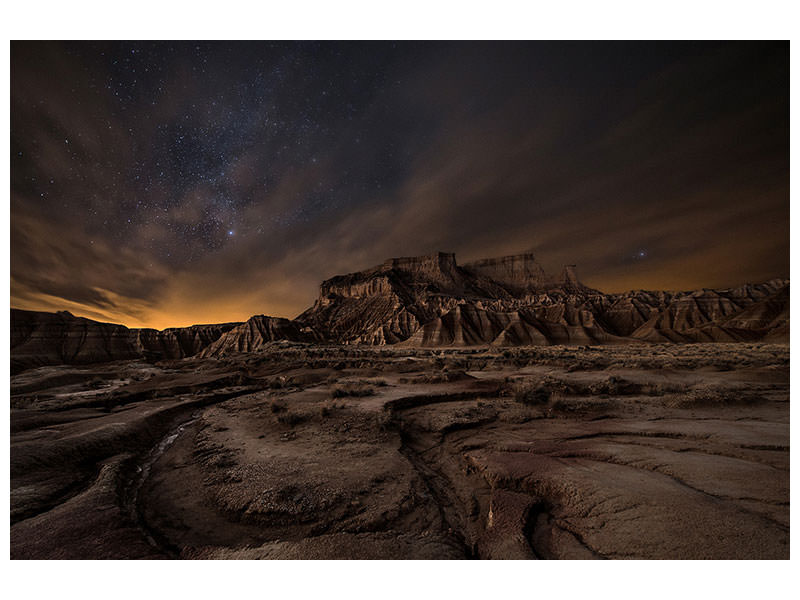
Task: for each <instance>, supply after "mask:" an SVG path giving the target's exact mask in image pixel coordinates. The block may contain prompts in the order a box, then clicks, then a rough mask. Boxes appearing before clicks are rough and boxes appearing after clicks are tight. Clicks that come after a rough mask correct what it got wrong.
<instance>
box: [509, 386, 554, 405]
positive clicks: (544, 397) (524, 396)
mask: <svg viewBox="0 0 800 600" xmlns="http://www.w3.org/2000/svg"><path fill="white" fill-rule="evenodd" d="M511 393H512V396H513V397H514V400H515V401H517V402H520V403H522V404H528V405H534V406H535V405H542V404H547V402H548V401H549V400H550V395H551V393H552V392H551V390H549V389H548V388H547V387H546V386H545V385H542V383H541V382H533V381H518V382H516V383H514V384H513V385H512V388H511Z"/></svg>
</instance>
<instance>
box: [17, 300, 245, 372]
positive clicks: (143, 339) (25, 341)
mask: <svg viewBox="0 0 800 600" xmlns="http://www.w3.org/2000/svg"><path fill="white" fill-rule="evenodd" d="M236 325H238V323H222V324H216V325H193V326H191V327H176V328H170V329H164V330H163V331H158V330H156V329H129V328H127V327H125V326H124V325H115V324H112V323H101V322H99V321H93V320H91V319H86V318H84V317H76V316H74V315H72V314H71V313H69V312H67V311H62V312H58V313H48V312H37V311H30V310H19V309H13V308H12V309H11V372H12V374H14V373H18V372H20V371H22V370H24V369H28V368H31V367H39V366H44V365H56V364H90V363H98V362H108V361H113V360H132V359H136V358H146V359H151V360H159V359H176V358H185V357H187V356H193V355H195V354H197V353H198V352H200V351H201V350H202V349H203V348H205V347H206V346H207V345H208V344H210V343H211V342H213V341H214V340H216V339H217V338H218V337H220V336H221V335H222V334H223V333H225V332H226V331H229V330H230V329H232V328H233V327H235V326H236Z"/></svg>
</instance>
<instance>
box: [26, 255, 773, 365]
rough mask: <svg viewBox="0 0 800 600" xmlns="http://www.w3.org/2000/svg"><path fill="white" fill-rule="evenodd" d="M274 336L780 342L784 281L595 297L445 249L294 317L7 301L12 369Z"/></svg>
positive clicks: (564, 282) (161, 355) (342, 288)
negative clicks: (146, 317) (124, 314)
mask: <svg viewBox="0 0 800 600" xmlns="http://www.w3.org/2000/svg"><path fill="white" fill-rule="evenodd" d="M280 340H288V341H293V342H305V343H333V344H369V345H384V344H398V343H402V344H403V345H410V346H423V347H431V346H432V347H439V346H454V347H458V346H472V345H489V344H491V345H498V346H515V345H550V344H625V343H692V342H753V341H761V340H763V341H769V342H780V343H784V342H788V340H789V281H788V280H785V279H773V280H771V281H768V282H765V283H761V284H745V285H742V286H739V287H736V288H729V289H724V290H711V289H702V290H698V291H691V292H663V291H642V290H635V291H630V292H625V293H621V294H604V293H603V292H600V291H598V290H595V289H592V288H589V287H587V286H585V285H583V284H582V283H581V282H580V280H579V279H578V276H577V271H576V267H575V265H566V266H565V267H564V268H563V269H562V271H561V272H560V274H559V275H557V276H553V275H551V274H548V273H546V272H545V270H544V269H543V268H542V267H541V265H540V264H539V263H538V262H537V260H536V258H535V256H534V255H533V254H530V253H525V254H517V255H511V256H502V257H497V258H488V259H483V260H478V261H473V262H470V263H466V264H464V265H459V264H458V263H457V262H456V257H455V255H454V254H452V253H446V252H438V253H436V254H432V255H427V256H414V257H401V258H390V259H387V260H385V261H384V262H383V263H381V264H380V265H377V266H375V267H372V268H369V269H366V270H364V271H358V272H354V273H349V274H346V275H337V276H335V277H331V278H330V279H327V280H325V281H323V282H322V284H321V285H320V292H319V296H318V298H317V300H316V302H315V303H314V305H313V306H312V307H311V308H309V309H308V310H306V311H305V312H304V313H302V314H301V315H300V316H298V317H297V318H296V319H294V320H288V319H282V318H276V317H268V316H264V315H258V316H254V317H251V318H250V319H248V321H246V322H245V323H222V324H217V325H195V326H192V327H178V328H172V329H165V330H163V331H156V330H154V329H128V328H127V327H124V326H122V325H114V324H109V323H99V322H97V321H92V320H90V319H85V318H81V317H75V316H73V315H72V314H70V313H68V312H66V311H62V312H59V313H45V312H34V311H25V310H18V309H11V363H12V373H14V372H19V371H20V370H23V369H25V368H30V367H34V366H40V365H48V364H62V363H67V364H81V363H92V362H102V361H110V360H125V359H134V358H147V359H177V358H185V357H188V356H195V355H199V356H203V357H219V356H225V355H228V354H233V353H237V352H252V351H256V350H258V349H259V348H260V347H261V346H263V345H265V344H269V343H273V342H276V341H280Z"/></svg>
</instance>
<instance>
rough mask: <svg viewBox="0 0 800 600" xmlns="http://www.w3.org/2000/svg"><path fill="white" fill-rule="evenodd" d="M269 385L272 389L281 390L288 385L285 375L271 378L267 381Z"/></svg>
mask: <svg viewBox="0 0 800 600" xmlns="http://www.w3.org/2000/svg"><path fill="white" fill-rule="evenodd" d="M267 387H268V388H269V389H271V390H280V389H283V388H284V387H286V378H284V377H276V378H275V379H270V380H269V382H267Z"/></svg>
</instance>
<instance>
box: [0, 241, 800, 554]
mask: <svg viewBox="0 0 800 600" xmlns="http://www.w3.org/2000/svg"><path fill="white" fill-rule="evenodd" d="M788 294H789V291H788V281H785V280H773V281H770V282H767V283H762V284H757V285H744V286H741V287H738V288H731V289H726V290H698V291H693V292H647V291H635V292H628V293H626V294H603V293H602V292H599V291H597V290H592V289H591V288H587V287H586V286H584V285H583V284H581V283H580V282H579V280H578V278H577V276H576V274H575V270H574V268H572V267H566V268H565V269H564V270H563V272H562V273H560V274H559V275H557V276H550V275H547V274H545V272H544V270H543V269H541V267H539V266H538V264H537V263H536V261H535V260H534V259H533V257H532V256H531V255H520V256H515V257H504V258H501V259H488V260H484V261H477V262H475V263H470V264H467V265H464V266H460V265H458V264H457V263H456V261H455V257H454V256H453V255H449V254H438V255H434V256H430V257H415V258H404V259H389V260H387V261H386V262H384V263H383V264H382V265H379V266H377V267H374V268H372V269H368V270H366V271H361V272H358V273H352V274H349V275H343V276H338V277H334V278H332V279H329V280H327V281H325V282H323V284H322V285H321V288H320V295H319V298H318V299H317V301H316V302H315V304H314V306H312V307H311V308H309V310H307V311H305V312H304V313H303V314H301V315H300V316H299V317H297V318H296V319H294V320H287V319H279V318H274V317H266V316H255V317H253V318H251V319H249V320H248V321H246V322H244V323H227V324H219V325H198V326H194V327H186V328H175V329H167V330H163V331H156V330H152V329H128V328H126V327H123V326H121V325H112V324H107V323H99V322H95V321H91V320H88V319H83V318H79V317H74V316H72V315H70V314H69V313H37V312H31V311H19V310H12V315H11V317H12V321H11V362H12V364H11V366H12V377H11V398H10V402H11V409H10V410H11V461H10V462H11V464H10V468H11V557H12V558H18V559H29V558H38V559H42V558H44V559H47V558H70V559H72V558H226V559H228V558H230V559H235V558H265V559H267V558H278V559H281V558H300V559H314V558H329V559H338V558H410V559H434V558H436V559H460V558H485V559H535V558H539V559H558V558H561V559H602V558H686V559H690V558H745V559H767V558H788V557H789V347H788V331H789V316H788V297H789V296H788Z"/></svg>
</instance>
